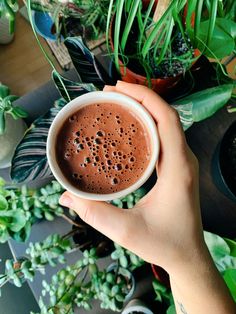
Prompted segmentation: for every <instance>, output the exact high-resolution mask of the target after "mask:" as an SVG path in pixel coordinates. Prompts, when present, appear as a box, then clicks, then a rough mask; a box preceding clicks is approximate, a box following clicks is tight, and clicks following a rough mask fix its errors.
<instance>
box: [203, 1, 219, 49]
mask: <svg viewBox="0 0 236 314" xmlns="http://www.w3.org/2000/svg"><path fill="white" fill-rule="evenodd" d="M217 6H218V0H212V3H211V8H210V18H209V25H208V33H207V41H206V45H207V46H208V45H209V43H210V41H211V38H212V35H213V31H214V28H215V23H216V16H217Z"/></svg>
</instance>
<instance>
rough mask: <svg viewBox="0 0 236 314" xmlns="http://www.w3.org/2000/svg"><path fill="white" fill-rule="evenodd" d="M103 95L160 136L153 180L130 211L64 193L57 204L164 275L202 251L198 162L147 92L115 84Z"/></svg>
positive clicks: (171, 114)
mask: <svg viewBox="0 0 236 314" xmlns="http://www.w3.org/2000/svg"><path fill="white" fill-rule="evenodd" d="M104 91H116V92H120V93H123V94H126V95H128V96H130V97H132V98H134V99H135V100H137V101H138V102H140V103H142V104H143V106H144V107H145V108H146V109H147V110H148V111H149V112H150V113H151V114H152V116H153V118H154V119H155V121H156V123H157V127H158V132H159V136H160V156H159V160H158V163H157V165H156V170H157V173H158V180H157V183H156V185H155V186H154V187H153V189H152V190H151V191H150V192H149V193H148V194H147V195H146V196H145V197H144V198H142V200H141V201H140V202H139V203H138V204H136V206H135V207H134V208H132V209H129V210H125V209H120V208H117V207H115V206H113V205H111V204H108V203H105V202H97V201H90V200H85V199H81V198H78V197H76V196H74V195H73V194H70V193H69V192H65V193H64V194H63V195H62V196H61V198H60V203H61V204H62V205H64V206H67V207H69V208H71V209H73V210H74V211H76V213H77V214H78V215H79V216H80V217H81V218H82V219H83V220H84V221H85V222H86V223H88V224H89V225H91V226H92V227H94V228H95V229H97V230H98V231H100V232H102V233H103V234H105V235H106V236H107V237H109V238H111V239H112V240H113V241H115V242H117V243H118V244H120V245H121V246H123V247H125V248H127V249H129V250H130V251H132V252H134V253H136V254H137V255H138V256H140V257H141V258H143V259H144V260H145V261H147V262H150V263H153V264H158V265H160V266H162V267H163V268H165V269H166V270H167V271H169V270H170V269H171V268H172V266H173V263H174V264H179V263H183V262H184V261H188V260H189V259H191V258H192V257H193V256H194V255H196V254H198V252H201V251H202V248H203V247H204V240H203V233H202V224H201V215H200V205H199V188H198V162H197V159H196V157H195V156H194V155H193V153H192V152H191V150H190V149H189V147H188V145H187V143H186V141H185V137H184V133H183V130H182V127H181V124H180V121H179V117H178V114H177V112H176V111H175V110H174V109H172V108H171V107H170V106H169V105H168V104H167V103H166V102H165V101H164V100H163V99H161V98H160V97H159V96H158V95H157V94H156V93H154V92H153V91H151V90H150V89H148V88H146V87H144V86H139V85H135V84H128V83H124V82H118V83H117V85H116V86H115V87H112V86H106V87H105V89H104Z"/></svg>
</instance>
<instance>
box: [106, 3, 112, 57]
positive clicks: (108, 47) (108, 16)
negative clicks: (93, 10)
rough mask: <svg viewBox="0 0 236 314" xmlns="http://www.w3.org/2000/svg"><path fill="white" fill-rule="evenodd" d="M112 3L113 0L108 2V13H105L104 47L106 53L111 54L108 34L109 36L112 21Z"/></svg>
mask: <svg viewBox="0 0 236 314" xmlns="http://www.w3.org/2000/svg"><path fill="white" fill-rule="evenodd" d="M113 2H114V0H110V4H109V8H108V13H107V24H106V46H107V51H108V52H109V53H111V49H110V45H109V34H110V23H111V19H112V9H113Z"/></svg>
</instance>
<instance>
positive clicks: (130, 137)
mask: <svg viewBox="0 0 236 314" xmlns="http://www.w3.org/2000/svg"><path fill="white" fill-rule="evenodd" d="M150 150H151V148H150V140H149V136H148V133H147V131H146V129H145V126H144V125H143V123H142V122H141V121H140V119H139V118H138V117H137V116H136V115H135V113H134V112H132V111H128V110H127V109H125V108H124V107H122V106H120V105H117V104H113V103H100V104H92V105H88V106H85V107H83V108H81V109H79V110H78V111H77V112H75V113H74V114H73V115H72V116H70V117H69V118H68V119H67V120H66V121H65V122H64V124H63V126H62V127H61V129H60V131H59V132H58V135H57V140H56V158H57V162H58V164H59V166H60V168H61V170H62V173H63V174H64V176H65V177H66V178H67V179H68V180H69V182H70V183H71V184H72V185H73V186H75V187H76V188H77V189H79V190H81V191H84V192H89V193H97V194H110V193H114V192H118V191H121V190H124V189H126V188H128V187H129V186H131V185H132V184H134V183H135V182H136V181H137V180H138V179H139V178H140V177H141V176H142V174H143V172H144V171H145V169H146V168H147V166H148V164H149V161H150V155H151V151H150Z"/></svg>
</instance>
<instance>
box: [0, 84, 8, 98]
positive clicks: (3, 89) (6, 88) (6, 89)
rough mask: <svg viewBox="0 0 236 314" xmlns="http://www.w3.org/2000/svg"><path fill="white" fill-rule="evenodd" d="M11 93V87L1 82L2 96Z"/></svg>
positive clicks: (0, 94)
mask: <svg viewBox="0 0 236 314" xmlns="http://www.w3.org/2000/svg"><path fill="white" fill-rule="evenodd" d="M9 94H10V89H9V88H8V87H7V86H6V85H3V84H1V83H0V98H2V99H3V98H5V97H7V96H8V95H9Z"/></svg>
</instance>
